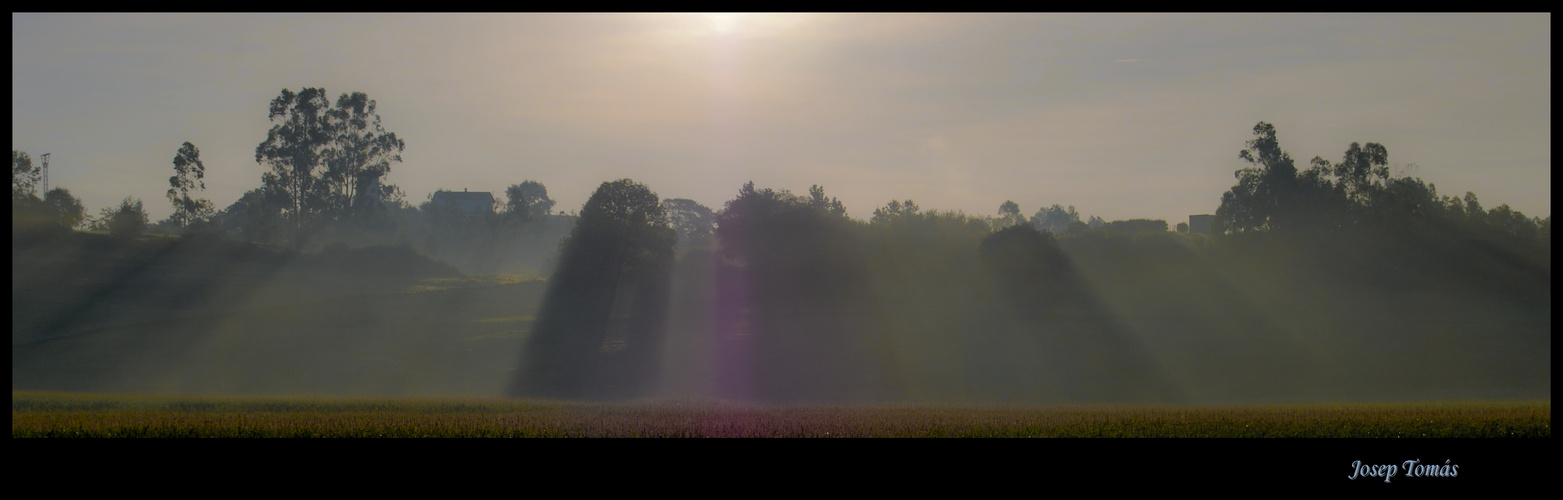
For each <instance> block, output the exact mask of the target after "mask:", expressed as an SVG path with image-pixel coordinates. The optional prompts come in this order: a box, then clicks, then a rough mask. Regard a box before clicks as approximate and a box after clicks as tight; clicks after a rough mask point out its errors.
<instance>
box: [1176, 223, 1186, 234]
mask: <svg viewBox="0 0 1563 500" xmlns="http://www.w3.org/2000/svg"><path fill="white" fill-rule="evenodd" d="M1178 232H1180V233H1183V234H1188V232H1189V223H1187V222H1179V223H1178Z"/></svg>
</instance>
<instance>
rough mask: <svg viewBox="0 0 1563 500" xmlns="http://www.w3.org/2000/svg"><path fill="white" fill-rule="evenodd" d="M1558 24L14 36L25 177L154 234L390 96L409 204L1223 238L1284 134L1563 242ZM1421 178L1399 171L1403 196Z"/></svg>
mask: <svg viewBox="0 0 1563 500" xmlns="http://www.w3.org/2000/svg"><path fill="white" fill-rule="evenodd" d="M1551 45H1552V30H1551V16H1550V15H1549V14H1520V15H1498V14H1474V15H1377V14H1348V15H1297V14H1270V15H1208V14H1172V15H1130V14H1111V15H1081V14H1066V15H1031V14H1026V15H1015V14H1007V15H988V14H982V15H968V14H935V15H919V14H871V15H864V14H821V15H813V14H777V15H746V14H740V15H703V14H533V15H518V14H497V15H475V14H458V15H436V14H388V15H363V14H330V15H320V14H310V15H275V14H222V15H205V14H192V15H165V14H105V15H86V14H12V15H11V147H12V148H13V149H19V150H22V151H26V152H27V153H29V154H31V155H33V156H34V157H35V158H36V157H37V156H38V155H39V154H41V153H52V154H53V155H52V157H51V158H52V160H51V162H50V173H49V177H50V184H51V186H61V187H65V188H67V189H70V190H71V191H72V192H73V193H75V194H76V195H77V196H78V197H80V198H82V199H83V201H84V203H85V204H86V205H87V209H88V212H89V213H91V214H96V213H97V211H98V209H99V208H102V207H104V206H107V205H109V204H112V203H116V202H117V201H118V200H120V199H122V198H124V197H125V196H127V195H133V196H136V197H139V198H141V199H142V200H144V201H145V202H146V206H147V209H148V211H149V212H150V213H151V215H152V216H153V218H154V220H157V219H162V218H164V217H166V216H167V215H168V214H169V213H170V212H172V208H171V206H170V205H169V203H168V200H167V198H166V197H164V192H165V191H167V189H168V177H169V176H170V175H172V173H173V167H172V160H173V157H174V153H175V152H176V151H177V150H178V148H179V145H180V144H181V143H183V142H185V141H189V142H192V143H194V144H195V145H196V146H197V147H199V148H200V149H201V157H202V159H203V160H204V161H205V164H206V167H207V170H208V173H207V183H206V184H207V188H208V191H207V193H206V197H207V198H209V199H211V200H212V201H213V202H214V203H215V204H216V205H217V206H218V208H223V207H226V206H228V205H229V204H230V203H232V202H233V201H234V200H236V199H238V197H239V196H240V195H241V194H242V193H243V192H244V191H246V190H249V189H252V188H255V187H258V186H259V185H260V176H261V173H262V171H263V168H262V167H261V166H260V165H259V164H257V163H256V162H255V147H256V145H257V144H259V143H260V142H261V141H262V140H263V139H265V137H266V131H267V130H268V129H269V128H270V126H271V125H270V123H269V122H268V121H267V118H266V113H267V104H268V103H269V102H270V101H271V99H273V98H275V97H276V96H277V95H278V93H279V92H280V91H281V90H282V89H284V88H287V89H292V90H294V91H297V90H299V89H300V88H303V87H322V88H324V89H326V90H327V91H328V93H329V94H330V95H332V96H336V95H339V94H341V93H344V92H353V91H361V92H365V93H367V94H368V95H369V97H370V98H372V99H375V100H376V101H378V104H379V113H380V116H381V117H382V118H383V119H384V126H385V127H386V129H387V130H389V131H392V132H395V133H396V134H397V136H399V137H401V138H402V139H404V140H405V141H406V143H407V149H406V151H405V152H404V153H403V160H404V162H403V163H401V164H397V165H394V166H393V167H392V171H391V174H390V176H389V178H388V182H390V183H393V184H396V185H398V186H400V187H401V188H402V189H403V190H404V191H405V192H406V193H407V198H408V201H410V202H412V203H414V204H417V203H421V202H422V201H424V200H425V199H426V198H427V196H428V195H429V194H430V193H431V192H432V191H434V190H435V189H436V188H445V189H455V190H460V189H463V188H467V189H471V190H473V191H493V192H495V193H496V195H499V194H500V193H501V192H502V191H503V190H504V188H505V186H507V185H509V184H516V183H520V182H521V181H523V180H528V179H531V180H536V181H539V182H542V183H543V184H544V185H546V186H547V187H548V190H549V194H550V195H551V196H552V197H553V198H554V199H555V200H557V201H558V202H559V205H558V207H559V208H562V209H565V210H578V209H579V208H580V206H581V204H582V203H584V202H585V201H586V198H587V197H588V196H590V194H591V192H592V190H594V189H595V188H596V187H597V185H598V184H600V183H601V182H603V181H607V180H613V179H618V178H623V177H629V178H632V179H635V180H637V181H640V182H643V183H645V184H647V185H648V186H650V187H651V189H652V190H654V191H656V192H657V193H658V194H659V195H660V196H662V197H663V198H692V199H694V200H696V201H699V202H700V203H703V204H705V205H707V206H710V207H711V208H713V209H720V208H721V204H722V203H723V202H724V201H726V200H729V199H731V198H733V196H735V195H736V194H737V192H738V189H739V187H740V186H741V185H742V184H743V183H744V181H747V180H753V181H755V184H756V185H758V186H759V187H771V188H777V189H789V190H791V191H793V192H794V193H800V194H802V193H806V192H807V191H808V187H809V185H810V184H821V185H824V186H825V187H826V191H827V193H828V194H830V195H833V196H837V197H839V198H841V200H842V201H843V202H844V203H845V204H846V206H847V209H848V211H849V213H850V214H851V215H852V216H854V217H859V218H866V217H868V216H869V214H870V213H871V212H872V211H873V209H874V208H875V207H878V206H882V205H884V204H885V203H886V202H888V201H890V200H891V199H906V198H912V199H914V200H916V201H917V202H918V204H919V205H921V206H922V207H923V208H924V209H929V208H934V209H941V210H962V211H965V212H966V213H968V214H983V215H987V214H993V213H995V212H996V211H997V209H998V206H999V204H1000V203H1002V202H1003V201H1004V200H1006V199H1011V200H1014V201H1016V202H1018V203H1020V206H1021V209H1022V211H1024V212H1025V213H1026V214H1027V215H1030V214H1031V213H1033V212H1035V211H1036V210H1037V209H1038V208H1039V207H1040V206H1042V205H1051V204H1053V203H1059V204H1064V205H1075V206H1076V207H1077V208H1078V209H1079V210H1080V212H1081V213H1082V214H1083V215H1092V214H1094V215H1099V216H1102V217H1103V218H1106V219H1107V220H1115V219H1127V218H1160V219H1167V220H1168V222H1170V223H1173V224H1176V223H1177V222H1179V221H1185V220H1187V218H1186V217H1187V215H1189V214H1197V213H1214V211H1215V209H1216V207H1217V206H1218V205H1219V203H1220V197H1221V193H1223V192H1224V191H1226V190H1227V189H1229V188H1231V186H1232V185H1233V183H1234V182H1235V181H1234V179H1233V176H1232V172H1233V171H1234V170H1236V169H1238V168H1241V167H1242V166H1243V163H1242V162H1241V161H1240V160H1238V158H1237V152H1238V150H1240V149H1242V147H1243V141H1245V140H1247V139H1248V138H1249V137H1250V135H1251V129H1252V128H1253V126H1254V124H1255V123H1256V122H1259V121H1268V122H1270V123H1273V124H1275V126H1276V128H1277V130H1278V133H1279V137H1280V141H1281V145H1282V147H1283V148H1284V149H1286V150H1287V151H1289V152H1290V153H1291V154H1292V156H1293V157H1294V158H1295V159H1296V160H1297V161H1298V163H1299V166H1306V164H1307V161H1308V159H1310V158H1312V157H1314V156H1323V157H1325V158H1326V159H1329V160H1331V161H1339V160H1340V156H1341V154H1342V153H1343V152H1344V151H1345V149H1346V147H1347V145H1349V144H1350V143H1351V142H1354V141H1356V142H1378V143H1381V144H1384V145H1385V146H1386V147H1387V148H1388V149H1389V156H1390V162H1391V163H1392V164H1393V165H1395V166H1397V167H1399V166H1402V165H1406V164H1416V165H1417V166H1418V168H1416V169H1415V170H1414V171H1411V173H1412V174H1413V175H1416V176H1418V177H1422V178H1423V179H1425V180H1427V181H1430V182H1433V183H1435V184H1436V185H1437V186H1438V188H1439V192H1440V193H1441V194H1463V193H1464V192H1466V191H1475V192H1476V193H1477V194H1478V195H1479V196H1480V197H1481V199H1482V201H1483V204H1484V205H1486V206H1487V207H1493V206H1497V205H1498V204H1500V203H1508V204H1509V205H1510V206H1512V207H1514V208H1515V209H1518V210H1520V211H1523V212H1525V213H1526V214H1527V215H1539V216H1545V215H1550V214H1551V212H1552V188H1551V181H1552V176H1551V170H1550V166H1551V161H1552V145H1551V143H1552V126H1551V120H1552V115H1551V108H1552V95H1551V87H1552V77H1551V74H1552V49H1551ZM1398 171H1402V170H1401V169H1398V168H1397V172H1398Z"/></svg>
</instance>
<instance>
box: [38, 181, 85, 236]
mask: <svg viewBox="0 0 1563 500" xmlns="http://www.w3.org/2000/svg"><path fill="white" fill-rule="evenodd" d="M43 206H44V208H45V210H46V211H47V213H48V214H49V216H50V218H52V219H53V220H54V221H55V223H57V224H59V225H60V226H62V227H65V228H67V229H75V228H76V227H77V226H80V225H81V223H82V220H84V219H86V218H87V213H86V209H85V208H83V207H82V204H81V200H78V199H76V197H74V196H71V192H70V191H67V190H65V188H54V189H50V190H49V192H47V193H44V195H43Z"/></svg>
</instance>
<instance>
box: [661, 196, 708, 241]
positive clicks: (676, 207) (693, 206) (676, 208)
mask: <svg viewBox="0 0 1563 500" xmlns="http://www.w3.org/2000/svg"><path fill="white" fill-rule="evenodd" d="M662 209H663V210H666V211H667V213H668V222H669V223H671V224H672V225H673V230H674V231H676V232H677V233H678V246H679V248H682V249H688V248H693V247H700V246H704V245H706V244H708V243H710V242H711V241H712V238H714V237H715V236H716V214H715V213H713V212H711V209H709V208H706V206H705V205H701V204H700V203H698V202H696V201H695V200H687V199H683V198H674V199H669V200H663V201H662Z"/></svg>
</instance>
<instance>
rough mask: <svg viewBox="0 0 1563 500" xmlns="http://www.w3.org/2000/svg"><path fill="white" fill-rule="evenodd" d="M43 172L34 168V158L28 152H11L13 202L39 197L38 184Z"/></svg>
mask: <svg viewBox="0 0 1563 500" xmlns="http://www.w3.org/2000/svg"><path fill="white" fill-rule="evenodd" d="M41 175H42V171H41V170H40V169H39V168H38V167H34V166H33V159H32V157H30V156H28V155H27V153H26V152H23V151H17V150H15V149H13V150H11V201H13V202H15V201H19V200H24V199H26V198H29V197H36V196H38V182H39V179H40V177H41Z"/></svg>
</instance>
